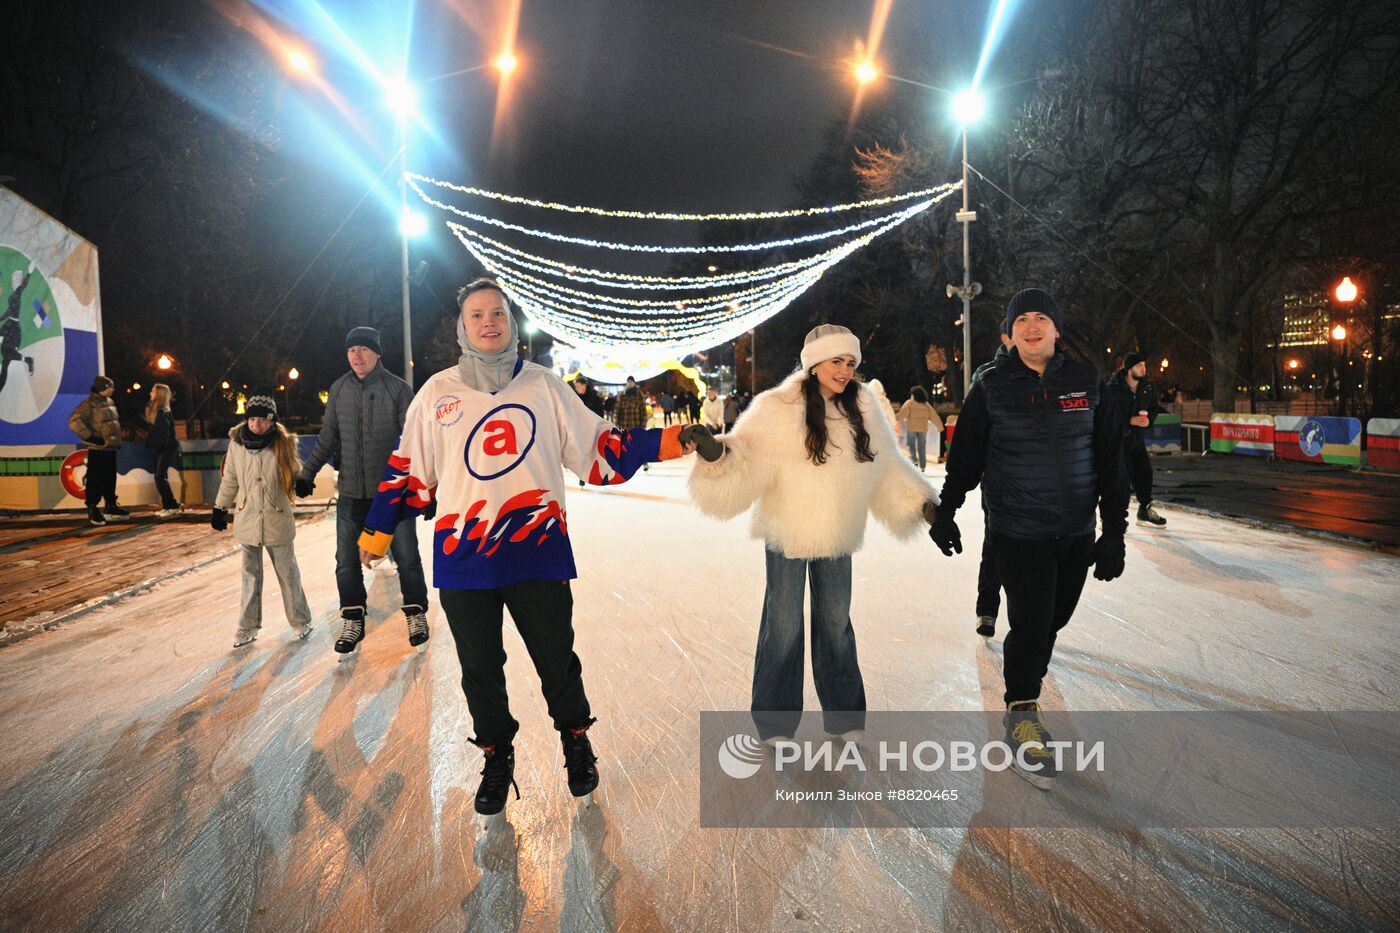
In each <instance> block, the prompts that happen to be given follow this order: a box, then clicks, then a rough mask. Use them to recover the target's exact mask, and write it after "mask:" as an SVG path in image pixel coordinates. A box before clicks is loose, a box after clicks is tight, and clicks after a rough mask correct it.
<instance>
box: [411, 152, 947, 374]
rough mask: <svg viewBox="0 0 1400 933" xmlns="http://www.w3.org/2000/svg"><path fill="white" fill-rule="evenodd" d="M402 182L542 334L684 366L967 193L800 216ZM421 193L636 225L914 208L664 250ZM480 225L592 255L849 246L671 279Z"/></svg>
mask: <svg viewBox="0 0 1400 933" xmlns="http://www.w3.org/2000/svg"><path fill="white" fill-rule="evenodd" d="M404 177H405V180H406V181H407V183H408V184H409V185H410V186H411V187H412V188H413V190H414V191H415V192H416V193H417V194H418V196H419V197H420V198H422V199H423V201H424V202H425V203H427V204H430V205H432V206H434V207H437V208H439V209H440V210H443V211H446V212H448V213H451V214H453V215H455V216H456V217H458V218H461V220H448V221H447V222H446V223H447V226H448V228H449V229H451V231H452V232H453V234H454V235H455V236H456V237H457V239H458V241H459V242H461V244H462V245H463V247H465V248H466V249H467V251H468V252H469V253H470V254H471V255H472V256H473V257H474V258H475V259H476V260H477V261H478V262H479V263H480V264H481V265H482V267H483V268H484V269H485V270H486V271H487V272H488V273H490V274H491V275H493V276H494V277H495V278H496V279H497V281H499V282H500V283H501V286H502V288H503V289H504V290H505V292H506V294H507V295H508V296H509V298H510V299H511V301H512V303H514V304H515V305H516V306H518V307H519V308H520V309H521V311H522V312H523V313H524V314H525V316H526V317H527V318H528V319H529V320H530V321H531V322H533V323H534V324H535V325H536V326H537V327H538V328H539V329H540V330H542V331H544V332H546V333H548V334H550V335H551V336H552V337H554V338H555V339H556V340H560V341H563V342H565V343H567V344H569V345H572V346H575V347H581V348H584V349H585V350H587V351H588V352H611V353H613V354H614V355H617V354H623V355H624V356H625V358H628V359H631V358H632V357H635V356H636V355H637V354H638V353H641V354H643V355H645V357H646V358H648V359H655V358H657V357H672V356H674V357H675V358H677V359H679V358H682V357H684V356H685V355H686V354H688V353H692V352H697V351H700V350H705V349H708V348H710V347H713V346H717V345H719V344H721V343H724V342H726V341H728V340H731V339H733V338H734V337H737V336H738V335H740V334H742V333H745V332H746V331H748V330H751V329H752V328H753V327H754V326H756V325H757V324H759V323H761V322H763V321H765V320H767V319H768V318H770V317H772V316H773V315H775V314H777V313H778V312H780V311H781V310H782V309H783V308H785V307H787V306H788V305H789V304H791V303H792V302H793V301H794V300H795V299H796V298H797V297H798V296H799V295H801V294H803V293H804V292H805V291H807V289H809V288H811V287H812V285H814V284H815V283H816V282H817V281H818V280H819V279H821V277H822V276H823V275H824V274H825V273H826V271H827V270H828V269H830V268H831V267H832V266H834V265H836V264H837V263H839V262H841V261H842V260H843V259H845V258H846V257H848V256H849V255H851V253H853V252H855V251H856V250H858V249H860V248H861V247H863V246H865V245H867V244H868V243H870V242H871V241H872V240H874V239H875V238H877V237H879V236H881V235H883V234H885V233H887V232H889V231H891V230H893V229H894V228H896V227H898V226H900V225H902V224H904V223H905V222H907V221H908V220H910V219H911V218H913V217H915V216H917V215H918V214H920V213H922V212H924V211H926V210H928V209H929V208H930V207H932V206H933V205H934V204H937V203H938V202H940V201H942V200H943V199H944V198H946V197H947V196H948V195H950V194H952V193H953V192H955V191H957V190H958V189H959V188H960V187H961V186H960V185H959V184H958V183H952V184H947V185H940V186H937V187H934V188H928V189H924V190H922V191H917V192H909V193H907V194H902V195H895V196H890V197H885V198H873V199H870V200H867V201H860V202H852V203H848V204H835V205H829V206H825V207H816V208H803V209H796V210H791V211H752V212H745V213H732V214H682V213H667V212H646V211H611V210H607V209H603V208H592V207H583V206H579V205H566V204H557V203H553V202H545V201H538V200H535V199H530V198H521V197H516V196H513V195H504V194H500V193H498V192H491V191H487V190H485V189H479V188H469V187H466V186H460V185H453V184H450V183H448V182H443V181H439V180H437V179H433V178H428V177H427V176H423V175H416V174H406V175H405V176H404ZM423 185H429V186H436V187H439V188H444V189H448V190H452V191H456V192H459V193H464V194H468V195H475V196H480V197H485V198H489V199H493V200H497V201H502V202H506V203H511V204H518V205H523V206H527V207H533V208H540V209H548V210H554V211H562V212H567V213H573V214H590V215H595V216H601V217H610V218H621V219H628V220H668V221H750V220H771V219H778V218H793V217H814V216H820V215H827V214H835V213H839V212H843V211H853V210H859V209H871V208H879V207H884V206H888V205H895V204H903V205H904V206H903V207H901V208H900V209H899V210H896V211H893V212H887V213H883V214H881V215H879V216H876V217H869V218H865V219H863V220H860V221H857V222H854V223H850V224H846V225H845V226H842V227H839V228H835V229H830V230H818V231H815V232H809V233H803V234H799V235H794V236H790V237H785V238H779V239H772V240H767V241H762V242H750V243H731V244H728V245H719V246H714V245H705V246H687V245H655V244H647V243H623V242H616V241H609V240H602V239H593V238H588V237H577V236H568V235H564V234H560V233H555V232H553V231H550V230H544V229H537V228H533V227H528V226H523V225H519V224H513V223H508V222H506V221H503V220H499V219H497V218H494V217H490V216H487V215H484V214H479V213H476V212H473V211H469V210H465V209H463V208H460V207H457V206H455V205H452V204H448V203H446V202H444V201H441V200H438V199H437V198H434V197H432V196H431V195H429V194H428V192H427V191H425V190H424V188H423ZM908 202H913V203H908ZM478 225H486V226H491V227H495V228H498V229H503V230H508V231H512V232H515V233H519V234H523V235H525V236H529V237H534V238H537V239H543V240H547V241H551V242H557V243H567V244H572V245H575V246H583V247H588V248H592V249H599V250H607V251H620V252H632V253H652V254H690V255H696V254H715V253H745V252H764V251H769V250H777V249H792V248H794V247H800V246H804V245H807V244H813V243H819V242H821V241H824V240H831V239H838V238H840V239H841V240H842V241H841V242H838V243H837V244H835V245H832V246H827V247H826V248H824V249H821V250H819V251H817V252H815V253H812V254H811V255H807V256H803V257H799V258H797V259H791V260H787V261H785V262H782V263H776V264H774V265H772V266H767V267H765V268H763V269H756V270H748V271H735V272H720V271H719V270H718V269H717V268H716V267H715V266H713V265H712V266H710V267H709V268H710V274H709V275H676V276H663V275H643V274H636V273H626V272H620V271H614V270H609V269H603V268H595V267H593V266H580V265H577V264H573V263H568V262H564V261H561V260H558V259H554V258H550V257H548V256H542V255H539V254H537V253H532V252H528V251H526V250H523V249H520V248H518V247H517V246H513V245H511V244H509V243H506V242H503V241H501V240H499V239H495V238H493V237H491V236H488V235H487V234H486V233H484V232H483V231H482V230H480V229H477V226H478ZM579 285H591V286H595V287H601V288H603V289H612V290H616V291H628V290H630V291H633V292H636V291H643V292H646V291H652V292H664V291H670V292H673V293H674V292H684V294H680V295H672V296H670V297H656V298H652V299H649V300H648V299H646V298H643V297H638V298H631V297H625V296H624V295H612V294H607V293H605V292H597V291H589V290H586V289H583V288H578V287H576V286H579ZM626 348H632V349H631V350H627V349H626ZM638 358H640V357H638Z"/></svg>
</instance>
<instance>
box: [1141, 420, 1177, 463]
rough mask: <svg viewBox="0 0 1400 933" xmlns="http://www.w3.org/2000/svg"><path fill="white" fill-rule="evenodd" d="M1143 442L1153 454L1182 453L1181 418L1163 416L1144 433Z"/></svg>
mask: <svg viewBox="0 0 1400 933" xmlns="http://www.w3.org/2000/svg"><path fill="white" fill-rule="evenodd" d="M1142 441H1143V443H1144V444H1146V445H1147V452H1148V453H1152V454H1179V453H1181V416H1180V415H1168V414H1161V415H1158V416H1157V417H1156V419H1155V420H1154V421H1153V422H1152V426H1151V427H1149V428H1148V429H1147V430H1146V431H1144V432H1143V437H1142Z"/></svg>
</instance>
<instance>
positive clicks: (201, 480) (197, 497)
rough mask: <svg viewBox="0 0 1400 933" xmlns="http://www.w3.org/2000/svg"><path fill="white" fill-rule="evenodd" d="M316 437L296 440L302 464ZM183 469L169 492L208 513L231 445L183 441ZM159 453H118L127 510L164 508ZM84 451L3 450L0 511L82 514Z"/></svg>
mask: <svg viewBox="0 0 1400 933" xmlns="http://www.w3.org/2000/svg"><path fill="white" fill-rule="evenodd" d="M315 446H316V438H315V437H314V436H312V437H301V438H298V453H299V454H300V455H301V457H302V458H303V459H304V458H305V457H307V456H308V455H309V454H310V453H311V450H312V448H314V447H315ZM180 450H181V452H180V465H179V469H178V470H175V471H172V473H173V475H172V476H171V477H170V487H171V489H172V490H174V492H175V497H176V498H177V499H179V500H180V504H181V505H183V506H185V507H186V508H201V507H203V508H210V507H212V506H213V504H214V499H215V497H217V496H218V494H219V476H220V469H221V468H222V466H223V462H224V453H225V452H226V451H227V450H228V440H227V439H224V440H217V441H208V440H205V441H188V440H187V441H181V442H180ZM155 463H156V456H155V451H154V450H151V449H150V448H148V447H147V446H146V445H145V444H143V443H141V442H140V441H135V442H132V441H128V442H127V443H124V444H122V446H121V448H120V449H119V450H118V451H117V499H118V500H119V501H120V502H121V504H122V505H123V506H133V505H135V506H142V505H155V506H159V505H160V495H159V493H157V492H156V484H155ZM85 475H86V452H85V451H83V450H81V449H79V448H77V447H75V446H74V445H72V444H59V445H42V446H24V447H0V509H14V510H16V511H47V510H51V509H81V508H83V507H84V503H83V498H82V495H81V493H82V491H83V480H84V477H85ZM335 494H336V490H335V471H334V470H332V469H331V468H330V466H329V465H327V466H325V467H323V468H322V469H321V472H320V473H318V474H317V475H316V491H315V492H314V493H312V498H316V499H324V498H333V497H334V496H335Z"/></svg>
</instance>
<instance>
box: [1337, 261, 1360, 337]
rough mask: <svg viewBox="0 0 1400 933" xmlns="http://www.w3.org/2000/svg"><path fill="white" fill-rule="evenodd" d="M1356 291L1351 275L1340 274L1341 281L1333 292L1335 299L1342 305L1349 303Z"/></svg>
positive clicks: (1354, 296)
mask: <svg viewBox="0 0 1400 933" xmlns="http://www.w3.org/2000/svg"><path fill="white" fill-rule="evenodd" d="M1356 292H1357V289H1356V283H1355V282H1353V281H1352V280H1351V276H1349V275H1344V276H1342V280H1341V282H1339V283H1338V284H1337V291H1336V293H1335V294H1336V296H1337V300H1338V301H1340V302H1341V303H1342V304H1344V305H1346V304H1351V303H1352V302H1353V301H1355V300H1356ZM1338 339H1341V338H1338Z"/></svg>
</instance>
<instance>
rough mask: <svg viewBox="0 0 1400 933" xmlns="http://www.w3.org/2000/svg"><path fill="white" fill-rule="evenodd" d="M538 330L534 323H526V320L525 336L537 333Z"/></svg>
mask: <svg viewBox="0 0 1400 933" xmlns="http://www.w3.org/2000/svg"><path fill="white" fill-rule="evenodd" d="M538 330H539V328H538V327H536V326H535V322H534V321H528V320H527V321H526V322H525V333H527V334H533V333H535V332H536V331H538Z"/></svg>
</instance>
